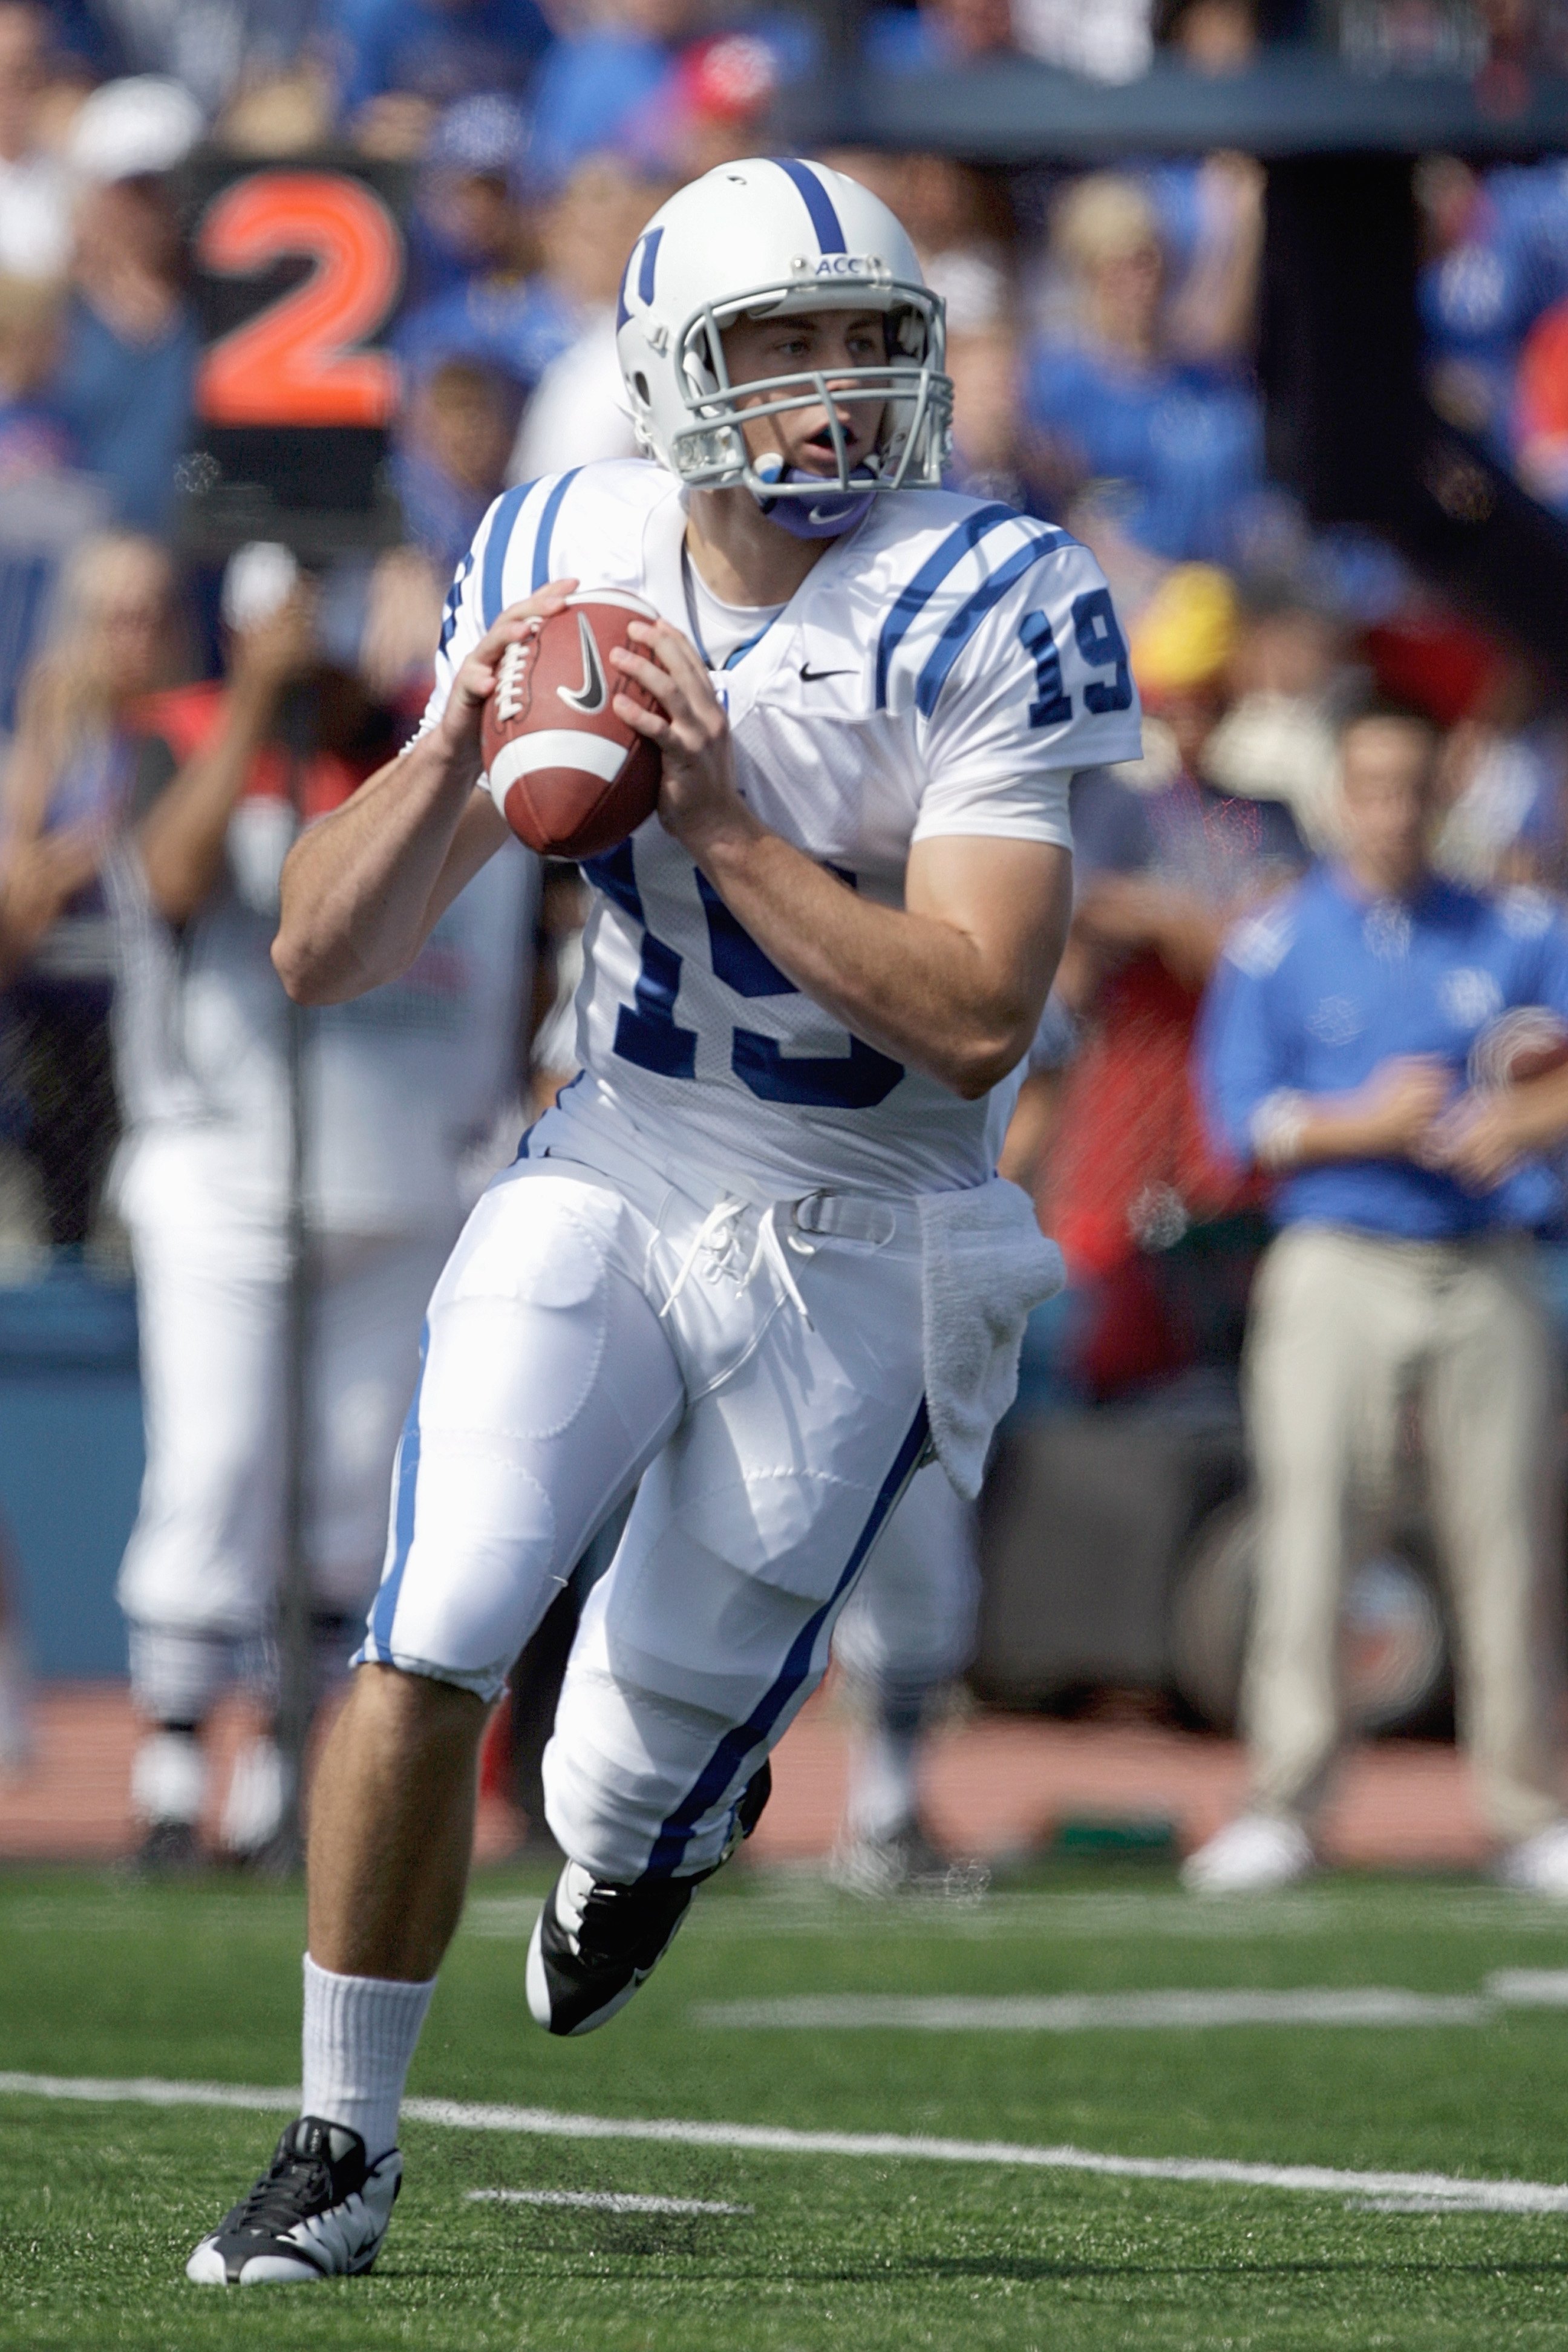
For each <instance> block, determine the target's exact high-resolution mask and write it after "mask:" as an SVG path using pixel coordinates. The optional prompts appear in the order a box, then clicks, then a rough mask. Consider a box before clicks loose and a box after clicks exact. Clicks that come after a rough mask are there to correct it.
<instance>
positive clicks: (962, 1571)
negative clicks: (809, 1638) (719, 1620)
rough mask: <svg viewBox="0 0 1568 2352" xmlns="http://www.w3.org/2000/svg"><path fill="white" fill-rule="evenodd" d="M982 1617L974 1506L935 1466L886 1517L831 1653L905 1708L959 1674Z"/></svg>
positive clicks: (857, 1676)
mask: <svg viewBox="0 0 1568 2352" xmlns="http://www.w3.org/2000/svg"><path fill="white" fill-rule="evenodd" d="M979 1610H980V1570H979V1568H978V1566H977V1564H976V1561H975V1557H974V1506H973V1503H966V1502H964V1501H963V1497H962V1496H959V1495H958V1494H957V1493H955V1492H954V1489H953V1486H952V1481H951V1480H950V1478H949V1477H948V1475H947V1473H946V1471H945V1470H943V1469H942V1468H941V1466H940V1465H938V1464H936V1463H932V1464H931V1465H930V1467H929V1468H927V1469H924V1470H922V1471H921V1473H920V1474H919V1475H918V1476H917V1477H916V1478H915V1480H914V1482H913V1483H912V1485H911V1486H910V1491H909V1493H908V1494H907V1495H906V1496H904V1499H903V1501H902V1502H901V1503H900V1505H899V1507H898V1509H897V1510H896V1511H895V1512H894V1513H893V1516H892V1517H891V1518H890V1519H889V1522H888V1526H887V1531H886V1533H885V1534H884V1535H883V1537H882V1538H881V1541H880V1542H879V1544H878V1546H877V1556H876V1560H875V1563H874V1565H873V1566H872V1568H871V1570H869V1572H868V1574H867V1575H866V1576H865V1577H863V1578H862V1580H861V1581H860V1582H859V1583H858V1585H857V1586H856V1588H855V1591H853V1593H851V1595H850V1597H849V1601H848V1603H847V1607H846V1609H845V1611H844V1614H843V1616H842V1617H840V1619H839V1621H838V1630H837V1633H835V1635H834V1637H833V1654H834V1656H835V1657H836V1658H837V1661H838V1664H840V1665H841V1666H842V1667H843V1668H844V1671H845V1672H846V1673H847V1674H848V1675H853V1676H854V1678H855V1680H856V1681H857V1682H859V1683H863V1684H864V1685H866V1686H867V1687H868V1689H869V1690H871V1691H873V1692H875V1693H877V1694H878V1695H879V1696H884V1697H886V1698H888V1699H890V1700H892V1701H893V1702H894V1703H895V1704H897V1703H900V1702H907V1703H910V1704H912V1703H913V1702H915V1701H916V1700H917V1699H919V1698H921V1697H923V1696H924V1695H925V1694H926V1693H927V1692H928V1691H931V1690H933V1689H935V1687H936V1686H937V1685H938V1684H939V1683H945V1682H951V1681H952V1677H953V1675H958V1674H962V1673H963V1669H964V1667H965V1666H966V1665H967V1664H969V1661H970V1658H971V1657H972V1656H973V1651H974V1628H975V1621H976V1619H977V1617H978V1615H979Z"/></svg>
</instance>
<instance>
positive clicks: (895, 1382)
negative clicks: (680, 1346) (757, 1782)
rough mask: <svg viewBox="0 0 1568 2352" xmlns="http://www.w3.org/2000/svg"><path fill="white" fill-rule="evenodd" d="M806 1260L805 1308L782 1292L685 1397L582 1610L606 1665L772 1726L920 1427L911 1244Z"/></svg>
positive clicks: (629, 1678)
mask: <svg viewBox="0 0 1568 2352" xmlns="http://www.w3.org/2000/svg"><path fill="white" fill-rule="evenodd" d="M810 1272H811V1274H812V1276H813V1277H814V1278H813V1279H812V1281H811V1282H810V1284H809V1285H807V1286H804V1287H805V1297H806V1300H807V1303H808V1305H809V1307H810V1310H811V1317H812V1320H811V1323H810V1325H807V1324H806V1322H805V1320H804V1318H802V1317H801V1316H800V1315H799V1314H798V1313H796V1312H795V1309H794V1308H793V1307H789V1306H785V1307H781V1309H780V1311H779V1313H778V1314H777V1316H776V1317H775V1318H774V1319H773V1322H772V1324H771V1325H770V1326H769V1328H768V1330H767V1332H766V1333H765V1335H764V1337H763V1341H762V1343H761V1345H760V1346H759V1347H758V1349H757V1350H756V1352H755V1354H754V1355H753V1356H752V1358H751V1359H750V1360H749V1361H748V1362H747V1363H746V1364H745V1365H743V1366H742V1369H741V1370H740V1371H739V1372H738V1373H737V1374H736V1375H735V1377H734V1378H733V1379H732V1380H731V1381H729V1382H727V1383H726V1384H725V1385H724V1386H723V1387H722V1388H721V1389H719V1390H718V1391H715V1392H714V1393H713V1394H712V1395H710V1396H708V1397H706V1398H704V1399H702V1400H701V1401H700V1402H699V1403H698V1404H697V1405H696V1406H694V1407H693V1409H692V1411H691V1412H690V1413H689V1415H688V1417H687V1420H686V1421H685V1423H684V1424H683V1425H682V1427H681V1428H680V1430H679V1433H678V1434H677V1435H676V1437H675V1439H674V1440H673V1442H672V1443H671V1444H669V1445H668V1447H667V1448H666V1449H665V1451H664V1452H663V1453H662V1454H660V1456H659V1458H658V1461H657V1462H655V1463H654V1465H653V1466H652V1468H651V1469H650V1471H649V1472H648V1475H647V1477H645V1479H644V1481H643V1484H642V1487H641V1490H640V1491H639V1493H638V1496H637V1502H636V1504H635V1506H634V1507H633V1510H632V1516H631V1519H630V1521H629V1523H628V1525H627V1528H626V1537H625V1538H624V1540H623V1542H622V1545H621V1549H620V1551H619V1553H618V1554H617V1556H616V1562H615V1565H614V1567H613V1568H612V1569H611V1570H610V1574H609V1576H608V1578H607V1579H606V1580H605V1588H604V1593H603V1599H602V1600H600V1597H599V1595H598V1594H595V1596H594V1600H595V1603H596V1604H597V1605H596V1607H595V1608H594V1609H593V1611H592V1614H593V1617H594V1619H595V1622H596V1623H597V1625H598V1627H599V1629H600V1630H599V1632H598V1634H597V1636H596V1645H597V1646H598V1647H599V1648H600V1650H601V1654H602V1664H603V1666H604V1668H605V1671H607V1672H608V1674H609V1675H611V1676H612V1677H613V1678H614V1679H615V1680H616V1681H618V1682H621V1683H624V1684H625V1685H626V1686H627V1687H635V1688H637V1689H638V1690H640V1691H643V1692H646V1693H647V1694H648V1695H649V1696H650V1698H652V1699H653V1700H655V1701H657V1700H658V1698H660V1697H664V1698H668V1699H670V1700H672V1701H675V1702H678V1703H679V1704H680V1705H682V1706H694V1707H697V1708H700V1709H701V1710H703V1711H705V1712H706V1713H708V1714H709V1715H711V1716H713V1717H718V1718H721V1719H724V1720H728V1721H730V1722H733V1723H739V1722H741V1721H742V1720H746V1719H749V1718H751V1717H753V1716H754V1715H756V1714H757V1711H758V1710H759V1708H761V1710H762V1712H763V1714H765V1715H767V1717H768V1721H769V1727H770V1730H771V1728H772V1727H773V1725H774V1724H775V1723H776V1726H777V1728H778V1729H782V1728H783V1725H784V1721H787V1719H788V1715H789V1713H791V1712H793V1710H794V1707H795V1706H797V1705H798V1704H799V1702H800V1700H801V1699H802V1698H804V1696H805V1693H806V1691H807V1690H808V1689H810V1688H811V1687H813V1686H814V1685H815V1684H816V1681H817V1680H819V1679H820V1676H821V1674H822V1672H823V1669H824V1668H825V1666H826V1659H827V1647H828V1642H829V1640H830V1638H831V1634H832V1630H833V1624H834V1622H835V1621H836V1619H837V1613H838V1611H839V1609H840V1608H841V1607H842V1605H843V1603H844V1601H845V1600H846V1599H847V1596H848V1594H849V1592H850V1591H851V1590H852V1589H853V1587H854V1584H855V1581H856V1580H857V1578H858V1576H859V1574H860V1572H861V1570H863V1569H864V1568H865V1566H866V1563H867V1561H868V1559H869V1558H870V1557H871V1555H872V1548H873V1546H874V1545H875V1543H876V1540H877V1538H878V1536H879V1534H880V1533H881V1531H882V1529H883V1528H884V1526H885V1525H886V1523H887V1520H888V1518H889V1514H890V1513H891V1511H892V1510H893V1509H894V1508H895V1507H896V1506H897V1504H898V1501H899V1499H900V1496H901V1494H902V1492H903V1490H904V1488H905V1486H907V1485H908V1483H909V1480H910V1475H912V1473H913V1469H914V1466H915V1464H916V1462H917V1461H918V1460H919V1457H920V1454H921V1450H922V1448H923V1445H924V1442H925V1428H926V1424H925V1409H924V1362H923V1354H922V1347H921V1295H920V1267H919V1260H918V1255H915V1254H914V1253H912V1252H895V1251H892V1250H889V1251H887V1252H885V1253H879V1254H878V1255H875V1256H873V1257H870V1258H868V1259H863V1258H858V1257H855V1256H852V1255H848V1254H847V1253H845V1254H844V1255H842V1256H839V1257H838V1258H837V1262H836V1261H835V1259H834V1257H833V1256H832V1255H830V1254H829V1253H827V1252H826V1251H824V1252H820V1253H819V1254H818V1258H817V1260H816V1262H815V1263H814V1264H813V1265H812V1266H811V1268H810ZM827 1276H832V1278H831V1279H828V1278H826V1277H827ZM584 1630H585V1633H586V1631H587V1629H586V1626H585V1629H584Z"/></svg>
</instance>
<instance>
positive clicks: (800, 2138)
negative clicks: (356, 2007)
mask: <svg viewBox="0 0 1568 2352" xmlns="http://www.w3.org/2000/svg"><path fill="white" fill-rule="evenodd" d="M0 2096H10V2097H16V2098H34V2099H84V2100H91V2101H97V2102H102V2103H110V2104H114V2105H140V2106H155V2107H180V2106H195V2107H245V2108H252V2109H256V2110H258V2111H261V2112H265V2113H268V2114H279V2113H280V2114H285V2115H294V2114H297V2113H298V2111H299V2103H300V2094H299V2092H298V2091H297V2090H279V2089H271V2088H261V2089H258V2088H252V2087H249V2086H247V2085H243V2084H231V2083H175V2082H165V2081H163V2080H162V2079H161V2078H159V2077H157V2076H150V2075H142V2076H140V2077H138V2078H135V2079H132V2080H130V2081H126V2082H115V2081H111V2080H106V2079H103V2078H100V2077H97V2076H81V2075H67V2074H0ZM403 2112H404V2114H405V2116H407V2117H408V2118H409V2119H410V2120H411V2121H413V2122H416V2123H426V2124H445V2125H447V2126H450V2127H451V2128H453V2129H454V2130H458V2131H493V2132H516V2133H519V2134H521V2135H522V2136H524V2137H531V2138H540V2139H582V2140H605V2139H614V2140H645V2141H647V2140H651V2141H654V2142H656V2143H658V2144H659V2145H661V2146H666V2147H705V2148H729V2149H731V2150H733V2151H734V2152H735V2153H736V2154H737V2155H748V2156H842V2157H867V2158H870V2159H872V2160H873V2161H874V2162H878V2163H884V2164H885V2163H888V2162H889V2160H899V2159H906V2160H908V2161H910V2162H913V2163H922V2164H994V2165H1005V2166H1014V2167H1023V2168H1028V2169H1030V2170H1035V2171H1042V2172H1084V2173H1092V2174H1098V2175H1100V2176H1103V2177H1105V2178H1107V2179H1113V2180H1171V2181H1183V2182H1194V2183H1197V2184H1200V2185H1208V2186H1212V2187H1215V2188H1222V2189H1284V2190H1286V2191H1289V2192H1293V2193H1296V2194H1300V2195H1303V2196H1310V2197H1356V2198H1395V2199H1399V2200H1418V2207H1419V2210H1421V2211H1424V2212H1441V2213H1568V2186H1559V2185H1556V2184H1553V2183H1549V2182H1545V2181H1538V2180H1467V2179H1456V2178H1455V2177H1453V2176H1452V2175H1450V2174H1447V2173H1443V2172H1342V2171H1339V2170H1338V2169H1335V2168H1331V2167H1330V2166H1328V2165H1318V2164H1233V2163H1228V2162H1226V2161H1225V2160H1224V2159H1223V2158H1216V2157H1182V2156H1101V2155H1099V2154H1098V2153H1096V2152H1095V2151H1094V2150H1093V2149H1090V2148H1082V2147H1031V2146H1030V2145H1029V2144H1028V2143H1027V2142H1018V2141H1014V2140H976V2139H934V2138H906V2137H903V2136H902V2135H900V2134H899V2133H896V2132H815V2131H786V2130H784V2128H783V2127H782V2126H775V2125H771V2124H712V2123H688V2122H684V2121H679V2120H676V2119H674V2118H662V2117H660V2118H655V2117H643V2116H569V2115H560V2114H557V2113H556V2112H555V2111H554V2110H553V2109H552V2108H549V2107H492V2106H472V2105H468V2104H466V2103H464V2102H462V2101H459V2100H456V2099H408V2100H406V2101H405V2103H404V2109H403Z"/></svg>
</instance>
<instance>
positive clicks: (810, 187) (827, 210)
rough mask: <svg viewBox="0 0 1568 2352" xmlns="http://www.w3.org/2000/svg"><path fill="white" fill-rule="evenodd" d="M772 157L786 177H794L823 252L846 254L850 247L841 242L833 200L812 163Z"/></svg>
mask: <svg viewBox="0 0 1568 2352" xmlns="http://www.w3.org/2000/svg"><path fill="white" fill-rule="evenodd" d="M773 160H774V162H775V163H777V165H778V167H779V170H780V171H781V172H783V173H784V175H785V177H786V178H788V179H791V180H793V181H794V182H795V186H796V187H797V188H798V189H799V190H800V194H801V198H802V201H803V202H804V204H805V209H806V211H807V212H808V213H809V214H810V215H811V226H812V228H813V230H814V232H815V234H816V242H817V244H818V246H819V247H821V249H822V251H823V252H824V253H847V252H848V250H849V247H847V245H846V244H845V242H844V229H843V226H842V224H841V223H840V221H839V218H838V215H837V212H836V211H835V209H834V205H833V199H832V197H831V196H830V195H829V194H828V193H827V190H826V188H825V187H824V186H823V184H822V182H821V181H820V180H819V179H818V178H817V176H816V173H815V172H814V171H813V170H812V168H811V165H810V164H809V163H796V162H795V160H794V158H793V157H791V156H787V155H777V156H775V157H774V159H773Z"/></svg>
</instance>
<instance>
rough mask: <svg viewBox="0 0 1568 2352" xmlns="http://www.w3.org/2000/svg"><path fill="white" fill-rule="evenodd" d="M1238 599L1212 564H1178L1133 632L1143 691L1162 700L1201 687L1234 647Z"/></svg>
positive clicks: (1135, 667)
mask: <svg viewBox="0 0 1568 2352" xmlns="http://www.w3.org/2000/svg"><path fill="white" fill-rule="evenodd" d="M1236 628H1237V595H1236V589H1235V587H1234V585H1233V584H1232V582H1231V579H1230V575H1229V573H1228V572H1221V571H1220V570H1219V569H1218V567H1217V566H1216V565H1215V564H1212V563H1178V564H1177V566H1176V568H1175V570H1174V571H1173V572H1167V573H1166V575H1165V577H1164V579H1163V580H1162V582H1161V583H1160V585H1159V587H1158V588H1157V589H1156V590H1155V592H1154V593H1153V595H1152V597H1151V598H1150V600H1149V602H1148V604H1145V606H1144V607H1143V610H1142V614H1140V615H1139V618H1138V623H1137V625H1136V627H1135V628H1134V629H1133V632H1132V673H1133V676H1134V677H1136V678H1137V680H1138V687H1139V691H1140V692H1141V693H1142V694H1146V695H1152V696H1154V697H1155V698H1158V697H1159V696H1160V695H1162V694H1180V693H1183V692H1184V691H1185V690H1186V689H1188V688H1192V687H1194V686H1203V685H1205V683H1206V682H1207V680H1208V679H1210V678H1211V677H1214V676H1215V673H1216V672H1217V671H1219V670H1222V669H1223V668H1224V667H1225V665H1226V662H1227V661H1228V660H1229V659H1230V656H1231V652H1232V649H1233V648H1234V646H1235V644H1236Z"/></svg>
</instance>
